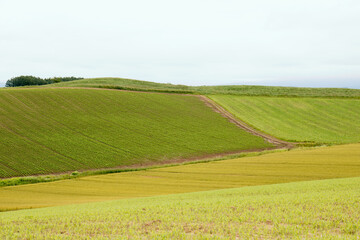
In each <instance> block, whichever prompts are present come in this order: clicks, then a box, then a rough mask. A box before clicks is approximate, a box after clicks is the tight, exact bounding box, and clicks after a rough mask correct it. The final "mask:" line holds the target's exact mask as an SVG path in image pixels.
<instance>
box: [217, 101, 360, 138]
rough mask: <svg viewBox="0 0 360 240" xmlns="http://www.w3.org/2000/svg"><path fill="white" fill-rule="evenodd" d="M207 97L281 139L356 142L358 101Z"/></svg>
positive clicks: (359, 130)
mask: <svg viewBox="0 0 360 240" xmlns="http://www.w3.org/2000/svg"><path fill="white" fill-rule="evenodd" d="M210 98H211V99H213V100H215V101H216V102H217V103H219V104H220V105H222V106H223V107H224V108H226V109H227V110H228V111H230V112H231V113H233V114H234V115H235V116H237V117H238V118H239V119H241V120H243V121H244V122H246V123H248V124H249V125H251V126H253V127H255V128H257V129H259V130H261V131H263V132H265V133H268V134H270V135H273V136H275V137H278V138H280V139H283V140H287V141H295V142H315V143H328V144H342V143H355V142H360V99H333V98H283V97H271V98H270V97H240V96H229V95H227V96H226V95H217V96H215V95H213V96H210Z"/></svg>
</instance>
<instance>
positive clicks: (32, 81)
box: [5, 76, 83, 87]
mask: <svg viewBox="0 0 360 240" xmlns="http://www.w3.org/2000/svg"><path fill="white" fill-rule="evenodd" d="M79 79H83V78H78V77H53V78H39V77H34V76H19V77H14V78H11V79H9V80H7V82H6V84H5V87H19V86H29V85H46V84H51V83H58V82H67V81H73V80H79Z"/></svg>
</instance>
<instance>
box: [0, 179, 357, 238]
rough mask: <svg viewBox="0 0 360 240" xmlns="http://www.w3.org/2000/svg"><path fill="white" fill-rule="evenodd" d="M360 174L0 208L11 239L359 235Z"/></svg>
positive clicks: (0, 233)
mask: <svg viewBox="0 0 360 240" xmlns="http://www.w3.org/2000/svg"><path fill="white" fill-rule="evenodd" d="M359 185H360V178H349V179H333V180H322V181H310V182H309V181H308V182H298V183H286V184H277V185H267V186H256V187H245V188H237V189H227V190H217V191H209V192H199V193H191V194H176V195H168V196H158V197H150V198H149V197H148V198H138V199H129V200H118V201H109V202H102V203H91V204H81V205H69V206H61V207H52V208H43V209H30V210H20V211H12V212H5V213H0V225H1V228H0V237H1V238H3V239H7V238H8V236H12V237H13V238H16V239H34V238H36V239H54V238H55V239H89V238H96V239H128V238H130V239H204V238H206V239H358V238H359V237H360V229H359V226H360V220H359V219H360V205H359V198H360V188H359Z"/></svg>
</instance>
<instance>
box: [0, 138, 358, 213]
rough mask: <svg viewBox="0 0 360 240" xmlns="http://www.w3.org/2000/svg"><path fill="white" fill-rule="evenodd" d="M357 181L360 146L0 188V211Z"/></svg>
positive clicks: (301, 151) (268, 155)
mask: <svg viewBox="0 0 360 240" xmlns="http://www.w3.org/2000/svg"><path fill="white" fill-rule="evenodd" d="M358 176H360V144H351V145H338V146H332V147H320V148H314V149H311V150H308V149H307V150H300V149H296V150H291V151H286V152H276V153H270V154H265V155H261V156H253V157H245V158H238V159H230V160H223V161H214V162H208V163H198V164H191V165H183V166H173V167H165V168H156V169H149V170H146V171H136V172H125V173H115V174H107V175H97V176H88V177H81V178H76V179H71V180H62V181H56V182H49V183H38V184H28V185H20V186H12V187H1V188H0V210H1V211H6V210H14V209H22V208H37V207H47V206H55V205H66V204H74V203H85V202H93V201H105V200H115V199H122V198H135V197H146V196H155V195H166V194H173V193H185V192H196V191H207V190H214V189H223V188H236V187H244V186H255V185H265V184H276V183H286V182H296V181H309V180H319V179H329V178H344V177H358Z"/></svg>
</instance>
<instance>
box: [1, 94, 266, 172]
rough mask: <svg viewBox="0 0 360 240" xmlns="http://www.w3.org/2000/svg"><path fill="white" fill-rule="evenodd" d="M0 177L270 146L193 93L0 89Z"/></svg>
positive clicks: (107, 166) (127, 163) (181, 157)
mask: <svg viewBox="0 0 360 240" xmlns="http://www.w3.org/2000/svg"><path fill="white" fill-rule="evenodd" d="M0 139H1V141H0V177H2V178H3V177H12V176H23V175H34V174H46V173H56V172H65V171H73V170H83V169H98V168H111V167H118V166H125V165H134V164H145V165H146V164H151V163H162V162H164V161H168V160H177V159H183V158H189V157H196V156H203V155H209V154H215V153H226V152H234V151H239V150H245V149H259V148H267V147H271V145H270V144H269V143H267V142H264V140H263V139H262V138H260V137H255V136H253V135H251V134H250V133H247V132H245V131H243V130H241V129H240V128H238V127H236V126H235V125H233V124H232V123H230V122H229V121H228V120H227V119H225V118H224V117H222V116H221V115H220V114H218V113H216V112H214V111H213V110H212V109H211V108H209V107H207V106H206V105H205V103H204V102H202V101H201V100H200V99H199V98H198V97H196V96H189V95H186V96H183V95H170V94H156V93H140V92H136V93H135V92H123V91H112V90H101V89H100V90H97V89H91V90H88V89H41V88H39V89H26V88H17V89H2V90H0Z"/></svg>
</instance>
